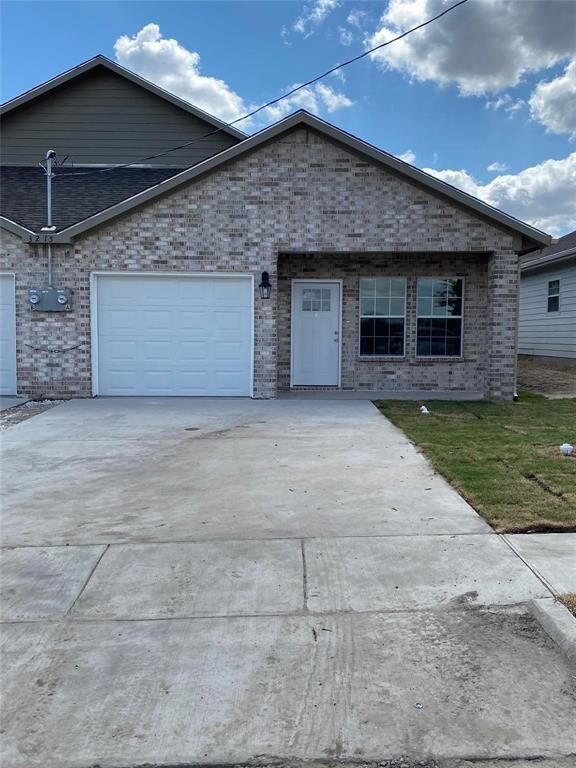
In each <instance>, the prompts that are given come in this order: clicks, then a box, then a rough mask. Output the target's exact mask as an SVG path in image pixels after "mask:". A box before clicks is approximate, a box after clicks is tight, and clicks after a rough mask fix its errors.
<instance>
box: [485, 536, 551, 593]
mask: <svg viewBox="0 0 576 768" xmlns="http://www.w3.org/2000/svg"><path fill="white" fill-rule="evenodd" d="M497 536H499V537H500V538H501V539H504V541H505V542H506V544H507V545H508V546H509V547H510V549H511V550H512V552H514V554H515V555H516V557H518V558H519V559H520V560H522V562H523V563H524V565H525V566H526V567H527V568H529V569H530V570H531V571H532V573H533V574H534V576H536V578H537V579H539V580H540V581H541V582H542V584H544V586H545V587H546V589H547V590H548V591H549V592H550V594H551V595H552V596H553V597H556V596H557V593H556V592H555V591H554V588H553V587H552V585H551V584H550V582H549V581H548V580H547V579H545V578H544V576H542V574H541V573H540V571H539V570H538V569H537V568H536V567H535V566H533V565H532V563H530V562H529V561H528V560H527V559H526V558H525V557H524V556H523V555H522V554H521V552H520V550H518V549H517V548H516V547H515V546H514V544H513V543H512V542H511V541H510V539H509V538H508V537H507V536H506V534H504V533H499V534H497Z"/></svg>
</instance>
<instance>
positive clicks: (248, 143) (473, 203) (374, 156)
mask: <svg viewBox="0 0 576 768" xmlns="http://www.w3.org/2000/svg"><path fill="white" fill-rule="evenodd" d="M297 127H308V128H310V129H313V130H315V131H317V132H318V133H320V134H321V135H323V136H325V137H327V138H328V139H331V140H332V141H334V142H338V143H340V144H342V145H343V146H344V147H345V148H347V149H348V150H351V151H353V152H355V153H357V154H359V155H361V156H363V157H365V158H368V159H369V160H371V161H372V162H374V163H376V164H380V165H381V166H383V167H384V168H386V169H388V170H389V171H392V172H394V173H395V174H397V175H398V176H400V177H402V178H403V179H404V180H405V181H408V182H412V183H414V184H417V185H419V186H420V187H422V188H424V189H425V190H426V191H428V192H431V193H433V194H435V195H437V196H440V197H442V198H444V199H445V200H448V201H450V202H453V203H456V204H457V205H458V206H460V207H462V208H464V209H465V210H467V211H468V212H469V213H471V214H472V215H475V216H477V217H480V218H484V219H485V220H487V221H488V222H489V223H491V224H492V225H496V226H499V227H500V228H504V229H506V230H507V231H511V232H514V233H517V234H520V235H521V236H522V237H523V238H524V241H525V246H526V247H525V250H531V249H533V248H535V247H542V246H543V245H548V244H549V243H550V237H549V236H548V235H546V234H545V233H543V232H540V231H539V230H537V229H535V228H534V227H531V226H530V225H528V224H525V223H524V222H521V221H519V220H518V219H515V218H513V217H512V216H508V215H507V214H505V213H503V212H502V211H499V210H497V209H496V208H493V207H492V206H489V205H487V204H486V203H483V202H482V201H480V200H478V199H476V198H474V197H472V196H471V195H468V194H466V193H465V192H462V191H461V190H459V189H456V188H455V187H452V186H450V185H449V184H446V183H445V182H443V181H440V180H439V179H436V178H434V177H432V176H430V175H428V174H427V173H424V172H423V171H420V170H419V169H417V168H415V167H413V166H411V165H409V164H408V163H405V162H403V161H402V160H399V159H398V158H396V157H394V156H393V155H390V154H388V153H386V152H383V151H382V150H379V149H377V148H376V147H373V146H372V145H370V144H367V143H366V142H363V141H361V140H360V139H357V138H356V137H354V136H352V135H350V134H348V133H346V132H344V131H342V130H340V129H338V128H336V127H335V126H333V125H330V124H329V123H326V122H325V121H323V120H320V119H319V118H317V117H314V116H312V115H310V114H309V113H307V112H304V111H299V112H296V113H295V114H293V115H290V116H289V117H287V118H284V119H283V120H281V121H279V122H278V123H275V124H274V125H272V126H270V127H269V128H266V129H264V130H262V131H260V132H259V133H257V134H254V135H253V136H250V137H249V138H247V139H245V140H244V141H242V142H240V143H239V144H237V145H235V146H232V147H230V148H229V149H226V150H224V151H223V152H220V153H219V154H218V155H215V156H213V157H210V158H208V159H206V160H204V161H203V162H201V163H198V164H197V165H196V166H194V167H192V168H188V169H187V170H185V171H183V172H181V173H178V174H176V175H175V176H172V177H171V178H169V179H167V180H165V181H162V182H160V183H158V184H156V185H155V186H153V187H151V188H150V189H146V190H144V191H142V192H139V193H138V194H136V195H134V196H133V197H131V198H129V199H127V200H124V201H123V202H121V203H118V204H117V205H114V206H112V207H110V208H108V209H107V210H105V211H101V212H100V213H98V214H96V215H94V216H91V217H90V218H88V219H86V220H84V221H81V222H78V223H77V224H74V225H72V226H70V227H68V228H66V229H65V230H63V231H62V232H60V233H58V234H57V235H55V236H54V240H55V241H56V242H58V241H60V242H70V240H71V239H72V238H74V237H76V236H77V235H80V234H82V233H83V232H86V231H87V230H89V229H91V228H93V227H96V226H98V225H99V224H102V223H104V222H105V221H109V220H110V219H112V218H114V217H116V216H120V215H122V214H125V213H127V212H128V211H130V210H132V209H135V208H137V207H138V206H141V205H144V204H145V203H147V202H149V201H151V200H154V199H156V198H158V197H159V196H161V195H163V194H165V193H167V192H170V191H172V190H175V189H178V188H179V187H181V186H182V185H185V184H189V183H192V182H194V181H195V180H197V179H200V178H202V177H203V176H205V175H206V174H207V173H211V172H213V171H214V170H216V169H217V168H219V167H221V166H223V165H224V164H226V163H229V162H231V161H233V160H235V159H236V158H238V157H240V156H242V155H244V154H247V153H251V152H255V151H257V150H258V149H259V147H261V146H263V145H265V144H266V143H268V142H270V141H272V140H274V139H277V138H278V137H280V136H282V135H283V134H285V133H287V132H289V131H292V130H293V129H295V128H297Z"/></svg>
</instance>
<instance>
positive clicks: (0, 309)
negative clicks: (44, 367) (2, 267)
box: [0, 275, 16, 395]
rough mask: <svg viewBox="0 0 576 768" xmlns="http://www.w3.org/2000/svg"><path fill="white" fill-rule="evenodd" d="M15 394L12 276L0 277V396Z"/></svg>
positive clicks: (14, 322)
mask: <svg viewBox="0 0 576 768" xmlns="http://www.w3.org/2000/svg"><path fill="white" fill-rule="evenodd" d="M15 394H16V302H15V298H14V275H0V395H15Z"/></svg>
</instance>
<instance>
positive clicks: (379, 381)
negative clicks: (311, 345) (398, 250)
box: [278, 254, 490, 392]
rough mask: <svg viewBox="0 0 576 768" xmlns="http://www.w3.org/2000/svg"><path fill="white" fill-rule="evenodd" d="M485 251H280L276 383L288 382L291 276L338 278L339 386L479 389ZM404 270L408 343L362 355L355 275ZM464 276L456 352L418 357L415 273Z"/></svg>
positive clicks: (484, 343)
mask: <svg viewBox="0 0 576 768" xmlns="http://www.w3.org/2000/svg"><path fill="white" fill-rule="evenodd" d="M488 261H489V257H488V256H487V255H479V254H476V255H473V254H470V255H469V256H457V255H444V254H441V255H436V256H434V255H431V254H370V255H367V254H364V255H362V254H342V255H337V256H321V257H318V256H316V257H312V256H310V255H298V254H290V255H286V256H285V255H281V256H280V259H279V265H278V339H279V344H278V387H279V388H280V389H288V388H289V386H290V325H291V285H292V283H291V281H292V280H293V279H295V278H304V279H306V278H309V279H341V280H342V281H343V285H342V290H343V294H342V381H341V384H342V388H343V389H352V390H411V389H412V390H413V389H424V390H433V389H438V388H440V389H446V390H464V391H469V392H479V391H484V390H485V389H486V386H487V382H488V366H487V365H486V360H487V354H488V335H487V329H488V326H489V322H490V317H489V313H488V312H487V309H486V290H487V284H488ZM384 276H389V277H405V278H407V285H406V321H405V322H406V343H405V350H404V351H405V354H404V356H403V357H394V358H388V359H382V358H381V359H377V358H374V359H369V358H366V357H360V355H359V349H358V347H359V280H360V278H361V277H384ZM426 276H434V277H462V278H463V279H464V307H465V309H464V320H463V323H464V343H463V355H462V357H461V358H453V359H437V360H429V359H427V360H422V359H417V358H416V280H417V277H426Z"/></svg>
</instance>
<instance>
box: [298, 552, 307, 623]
mask: <svg viewBox="0 0 576 768" xmlns="http://www.w3.org/2000/svg"><path fill="white" fill-rule="evenodd" d="M300 548H301V552H302V598H303V610H304V613H308V570H307V567H306V543H305V540H304V539H300Z"/></svg>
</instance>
